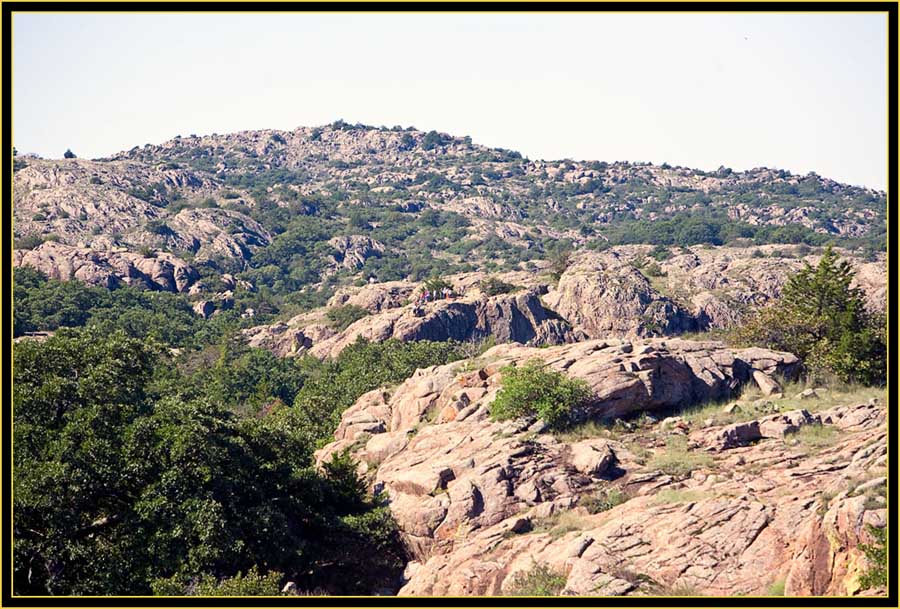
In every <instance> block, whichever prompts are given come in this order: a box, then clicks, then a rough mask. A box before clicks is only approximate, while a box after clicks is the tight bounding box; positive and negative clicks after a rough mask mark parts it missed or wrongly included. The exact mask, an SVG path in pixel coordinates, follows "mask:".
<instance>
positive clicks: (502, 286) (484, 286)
mask: <svg viewBox="0 0 900 609" xmlns="http://www.w3.org/2000/svg"><path fill="white" fill-rule="evenodd" d="M478 287H479V288H481V291H482V293H484V295H485V296H497V295H499V294H509V293H510V292H515V291H516V290H517V289H519V288H517V287H516V286H514V285H513V284H511V283H506V282H505V281H503V280H502V279H497V278H496V277H488V278H487V279H485V280H483V281H481V283H479V284H478Z"/></svg>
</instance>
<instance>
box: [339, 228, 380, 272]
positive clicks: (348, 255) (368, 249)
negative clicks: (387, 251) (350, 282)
mask: <svg viewBox="0 0 900 609" xmlns="http://www.w3.org/2000/svg"><path fill="white" fill-rule="evenodd" d="M328 245H330V246H331V247H333V248H334V250H335V252H334V254H332V256H331V262H332V264H333V265H334V266H336V267H341V268H345V269H350V270H353V271H355V270H356V269H358V268H362V266H363V265H364V264H365V263H366V260H368V259H369V258H371V257H373V256H375V257H379V256H381V255H382V254H383V253H384V245H382V244H381V243H379V242H378V241H375V240H374V239H372V238H371V237H367V236H365V235H349V236H342V237H334V238H332V239H330V240H329V241H328Z"/></svg>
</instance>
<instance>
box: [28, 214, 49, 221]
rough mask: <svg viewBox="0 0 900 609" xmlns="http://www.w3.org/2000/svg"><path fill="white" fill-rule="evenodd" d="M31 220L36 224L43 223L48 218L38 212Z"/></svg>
mask: <svg viewBox="0 0 900 609" xmlns="http://www.w3.org/2000/svg"><path fill="white" fill-rule="evenodd" d="M31 219H32V220H34V221H35V222H43V221H44V220H46V219H47V216H45V215H44V214H42V213H40V212H38V213H36V214H34V215H33V216H31Z"/></svg>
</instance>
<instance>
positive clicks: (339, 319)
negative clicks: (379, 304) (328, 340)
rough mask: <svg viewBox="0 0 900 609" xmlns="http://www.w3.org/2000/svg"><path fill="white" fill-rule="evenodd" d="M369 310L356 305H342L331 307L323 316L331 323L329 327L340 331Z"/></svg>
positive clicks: (364, 315)
mask: <svg viewBox="0 0 900 609" xmlns="http://www.w3.org/2000/svg"><path fill="white" fill-rule="evenodd" d="M368 314H369V312H368V311H367V310H366V309H364V308H362V307H358V306H356V305H344V306H340V307H332V308H330V309H328V312H327V313H325V317H326V318H328V321H329V322H330V324H331V327H332V328H334V329H335V330H337V331H338V332H342V331H344V330H346V329H347V328H348V327H349V326H350V325H351V324H352V323H354V322H356V321H359V320H360V319H362V318H363V317H366V316H367V315H368Z"/></svg>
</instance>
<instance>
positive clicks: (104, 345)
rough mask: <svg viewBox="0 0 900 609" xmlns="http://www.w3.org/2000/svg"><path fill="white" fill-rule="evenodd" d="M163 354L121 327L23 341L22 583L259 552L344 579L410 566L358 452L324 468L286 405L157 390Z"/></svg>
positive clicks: (215, 571) (141, 576) (379, 578)
mask: <svg viewBox="0 0 900 609" xmlns="http://www.w3.org/2000/svg"><path fill="white" fill-rule="evenodd" d="M163 354H164V350H163V349H161V348H160V347H159V346H158V345H155V344H154V343H152V342H150V343H145V342H144V341H141V340H136V339H132V338H129V337H127V336H126V335H125V334H124V333H122V332H118V333H114V334H112V335H109V334H100V333H97V332H93V331H84V332H78V331H72V330H68V331H61V332H60V333H58V334H57V335H56V336H54V337H53V338H51V339H49V340H47V341H46V342H45V343H43V344H38V343H24V344H21V345H17V346H16V359H15V368H14V420H15V453H14V469H15V482H14V483H15V503H14V527H15V547H14V566H15V573H14V584H15V590H16V593H19V594H37V593H43V594H48V593H49V594H147V593H150V592H151V591H152V590H153V589H154V588H156V590H157V591H159V590H162V589H163V588H165V589H166V590H171V589H172V588H173V586H177V585H178V582H181V585H182V589H184V590H186V591H187V590H190V589H191V586H192V585H195V583H196V582H198V581H199V582H201V583H203V582H212V581H215V582H221V581H222V580H223V579H226V578H233V577H235V576H237V575H238V574H239V573H248V571H250V570H251V569H253V568H254V567H256V568H258V569H259V571H260V572H262V573H269V574H271V573H272V572H280V573H284V574H285V576H286V577H289V578H290V579H291V580H292V581H296V582H297V584H298V586H300V587H301V588H302V589H314V588H321V589H324V590H327V591H329V592H331V593H350V594H354V593H356V594H358V593H365V592H370V591H371V590H372V589H374V588H375V587H377V586H380V585H385V584H386V583H387V582H390V581H393V580H394V578H396V576H397V573H398V569H399V568H401V566H402V549H401V548H400V546H399V542H398V538H397V531H396V526H395V525H394V524H393V522H392V521H391V520H390V517H389V514H388V512H387V509H386V508H385V507H384V506H381V505H379V504H378V503H376V501H377V498H376V500H375V501H373V500H369V499H367V498H366V497H364V496H363V495H362V493H361V491H362V488H363V487H362V484H361V482H360V481H359V480H358V478H357V477H356V472H355V468H356V466H355V464H354V463H352V461H351V460H349V459H348V458H346V457H342V458H340V459H338V460H337V461H336V462H333V463H332V464H329V465H328V466H326V469H325V472H324V473H318V472H317V471H316V470H315V469H313V467H312V463H311V449H312V447H311V446H310V445H309V444H308V443H307V442H306V439H305V437H304V435H303V434H302V433H298V432H297V431H296V430H295V429H294V428H292V427H291V426H290V425H288V424H287V423H288V420H286V419H284V418H283V417H282V416H279V414H278V412H274V413H272V415H270V416H266V417H262V418H260V417H255V416H254V417H247V418H242V417H237V416H235V415H233V414H232V413H229V412H228V411H226V410H224V409H222V408H220V407H219V406H216V405H214V404H212V403H210V402H209V401H208V400H206V399H183V398H182V397H180V396H179V395H175V394H169V395H162V396H157V395H155V394H154V392H152V391H151V390H150V379H151V377H152V376H153V375H154V370H155V368H156V366H157V365H158V364H159V362H160V357H162V355H163ZM285 410H286V409H285ZM160 580H168V581H163V582H161V581H160ZM257 583H258V582H257ZM251 584H252V581H248V580H247V579H246V577H244V578H242V579H240V580H238V581H235V582H232V583H231V584H229V585H230V586H232V587H230V588H229V589H234V588H235V587H236V588H239V589H247V587H248V586H250V587H251V588H252V587H253V585H255V584H253V585H251ZM217 585H219V584H217ZM263 588H264V589H270V585H269V584H265V585H263Z"/></svg>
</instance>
